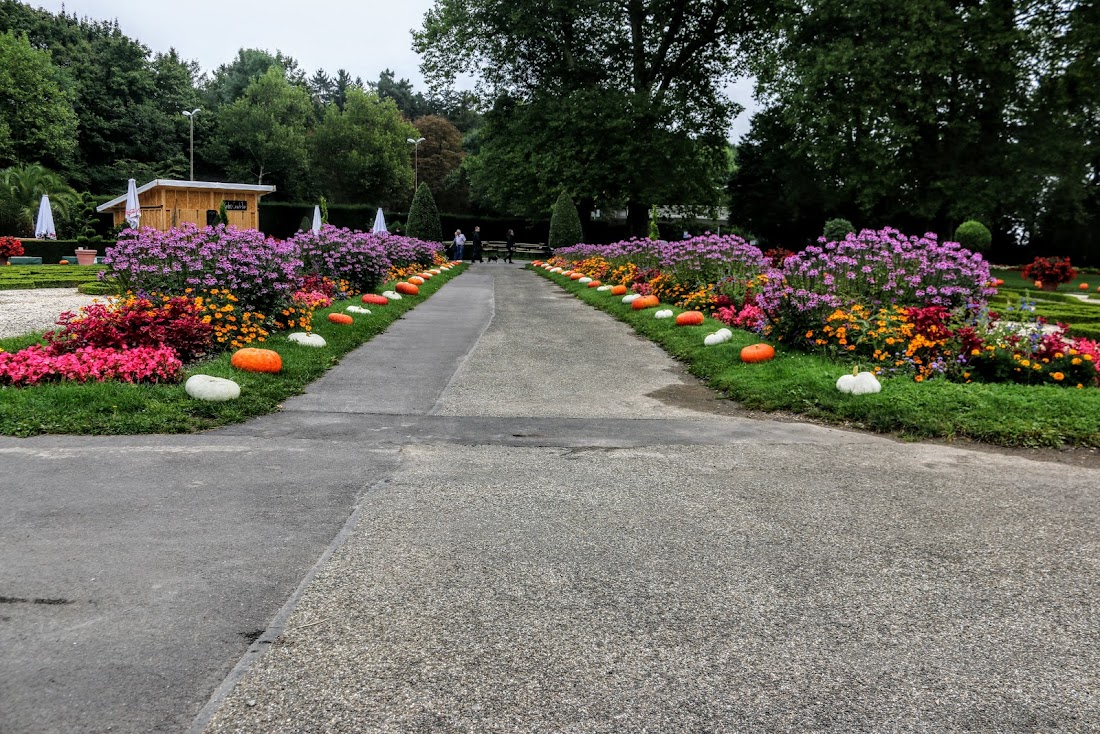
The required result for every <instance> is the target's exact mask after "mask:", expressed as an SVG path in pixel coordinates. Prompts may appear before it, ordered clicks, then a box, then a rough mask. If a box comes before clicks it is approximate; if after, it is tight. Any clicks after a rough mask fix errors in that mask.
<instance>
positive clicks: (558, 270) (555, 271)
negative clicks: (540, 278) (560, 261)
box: [550, 268, 561, 273]
mask: <svg viewBox="0 0 1100 734" xmlns="http://www.w3.org/2000/svg"><path fill="white" fill-rule="evenodd" d="M550 272H551V273H560V272H561V268H553V269H551V270H550Z"/></svg>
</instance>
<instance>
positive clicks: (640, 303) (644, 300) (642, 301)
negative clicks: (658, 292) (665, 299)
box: [630, 296, 661, 311]
mask: <svg viewBox="0 0 1100 734" xmlns="http://www.w3.org/2000/svg"><path fill="white" fill-rule="evenodd" d="M660 305H661V299H660V298H657V296H642V297H641V298H635V299H634V300H633V302H631V304H630V307H631V308H633V309H634V310H635V311H641V310H643V309H647V308H653V307H655V306H660Z"/></svg>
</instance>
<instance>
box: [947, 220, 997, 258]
mask: <svg viewBox="0 0 1100 734" xmlns="http://www.w3.org/2000/svg"><path fill="white" fill-rule="evenodd" d="M955 241H956V242H958V243H959V244H960V245H962V246H963V247H965V248H966V249H968V250H970V251H971V252H985V251H986V250H988V249H989V246H990V245H991V244H993V235H992V233H990V231H989V228H988V227H986V226H985V225H984V224H982V223H981V222H979V221H977V220H975V219H970V220H968V221H965V222H963V223H962V224H960V225H959V228H958V229H956V230H955Z"/></svg>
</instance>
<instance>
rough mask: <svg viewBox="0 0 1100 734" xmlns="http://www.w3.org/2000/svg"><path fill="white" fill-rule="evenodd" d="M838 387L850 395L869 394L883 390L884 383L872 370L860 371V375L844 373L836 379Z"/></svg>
mask: <svg viewBox="0 0 1100 734" xmlns="http://www.w3.org/2000/svg"><path fill="white" fill-rule="evenodd" d="M836 389H837V390H840V391H841V392H843V393H848V394H849V395H869V394H871V393H876V392H879V391H881V390H882V385H881V384H879V381H878V378H876V377H875V376H874V375H873V374H871V373H870V372H860V373H859V374H858V375H842V376H841V378H840V379H839V380H837V381H836Z"/></svg>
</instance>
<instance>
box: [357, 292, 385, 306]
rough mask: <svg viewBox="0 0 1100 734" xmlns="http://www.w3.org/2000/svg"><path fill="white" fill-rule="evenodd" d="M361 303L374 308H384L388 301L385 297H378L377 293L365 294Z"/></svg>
mask: <svg viewBox="0 0 1100 734" xmlns="http://www.w3.org/2000/svg"><path fill="white" fill-rule="evenodd" d="M362 300H363V303H370V304H373V305H375V306H385V305H387V304H388V303H389V302H390V299H388V298H386V297H385V296H380V295H378V294H377V293H367V294H366V295H364V296H363V299H362Z"/></svg>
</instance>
